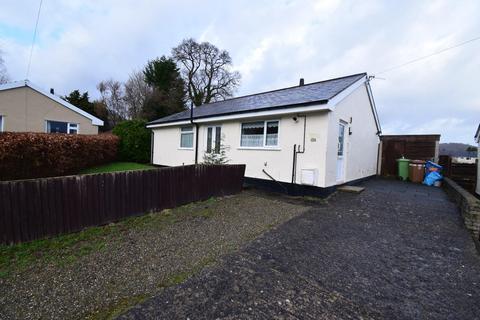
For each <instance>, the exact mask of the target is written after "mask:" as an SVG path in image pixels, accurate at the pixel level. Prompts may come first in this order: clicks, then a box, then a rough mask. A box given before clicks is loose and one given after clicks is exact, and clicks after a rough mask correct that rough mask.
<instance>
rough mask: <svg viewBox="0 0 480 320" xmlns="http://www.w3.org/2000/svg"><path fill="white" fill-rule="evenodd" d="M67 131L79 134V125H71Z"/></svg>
mask: <svg viewBox="0 0 480 320" xmlns="http://www.w3.org/2000/svg"><path fill="white" fill-rule="evenodd" d="M67 129H68V133H69V134H78V124H76V123H69V124H68V128H67Z"/></svg>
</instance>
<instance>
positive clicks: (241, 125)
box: [238, 119, 281, 151]
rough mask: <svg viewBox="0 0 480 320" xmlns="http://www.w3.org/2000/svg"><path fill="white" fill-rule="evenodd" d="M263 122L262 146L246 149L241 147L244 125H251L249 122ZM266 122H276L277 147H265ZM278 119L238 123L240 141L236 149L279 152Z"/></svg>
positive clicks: (246, 147)
mask: <svg viewBox="0 0 480 320" xmlns="http://www.w3.org/2000/svg"><path fill="white" fill-rule="evenodd" d="M262 121H263V146H261V147H248V146H242V128H243V124H244V123H251V122H262ZM267 122H278V133H277V145H275V146H267V145H266V143H267ZM280 122H281V121H280V119H268V120H251V121H244V122H241V123H240V141H239V147H238V149H240V150H242V149H244V150H277V151H278V150H281V148H280Z"/></svg>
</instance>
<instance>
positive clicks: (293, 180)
mask: <svg viewBox="0 0 480 320" xmlns="http://www.w3.org/2000/svg"><path fill="white" fill-rule="evenodd" d="M292 163H293V164H292V184H293V183H295V175H296V168H297V145H296V144H294V145H293V162H292Z"/></svg>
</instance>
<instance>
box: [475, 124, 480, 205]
mask: <svg viewBox="0 0 480 320" xmlns="http://www.w3.org/2000/svg"><path fill="white" fill-rule="evenodd" d="M475 142H476V143H477V145H478V148H477V187H476V189H475V192H476V193H477V194H478V195H480V124H479V125H478V128H477V132H476V133H475Z"/></svg>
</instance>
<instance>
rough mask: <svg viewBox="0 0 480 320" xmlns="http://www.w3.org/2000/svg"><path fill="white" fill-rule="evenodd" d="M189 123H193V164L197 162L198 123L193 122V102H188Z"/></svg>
mask: <svg viewBox="0 0 480 320" xmlns="http://www.w3.org/2000/svg"><path fill="white" fill-rule="evenodd" d="M190 123H191V124H193V125H195V164H198V123H196V122H193V102H190Z"/></svg>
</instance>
